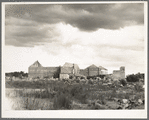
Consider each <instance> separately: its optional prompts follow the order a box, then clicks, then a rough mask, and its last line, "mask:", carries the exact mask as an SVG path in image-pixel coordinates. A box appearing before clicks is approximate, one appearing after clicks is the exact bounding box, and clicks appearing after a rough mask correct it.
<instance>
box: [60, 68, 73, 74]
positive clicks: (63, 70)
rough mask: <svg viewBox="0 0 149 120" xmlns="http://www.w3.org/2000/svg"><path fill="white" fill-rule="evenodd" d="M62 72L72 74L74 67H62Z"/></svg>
mask: <svg viewBox="0 0 149 120" xmlns="http://www.w3.org/2000/svg"><path fill="white" fill-rule="evenodd" d="M61 73H62V74H70V73H72V67H61Z"/></svg>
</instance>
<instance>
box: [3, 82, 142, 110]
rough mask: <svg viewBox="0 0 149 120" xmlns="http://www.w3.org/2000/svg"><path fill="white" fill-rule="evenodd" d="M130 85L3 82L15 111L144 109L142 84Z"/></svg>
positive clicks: (115, 83)
mask: <svg viewBox="0 0 149 120" xmlns="http://www.w3.org/2000/svg"><path fill="white" fill-rule="evenodd" d="M130 85H132V83H127V85H126V86H121V85H120V83H119V82H113V83H112V84H109V85H104V84H103V81H96V82H86V83H85V82H81V81H79V82H78V81H77V82H76V81H72V80H69V81H68V82H66V81H52V80H51V81H48V80H39V81H21V80H20V81H8V80H7V81H6V97H7V98H9V99H11V100H12V101H15V102H14V107H13V109H15V110H20V109H23V110H65V109H70V110H74V109H78V110H79V109H84V110H94V109H108V110H110V109H144V90H143V88H142V85H140V83H135V85H132V86H131V87H130ZM139 100H142V101H139ZM124 101H127V103H124Z"/></svg>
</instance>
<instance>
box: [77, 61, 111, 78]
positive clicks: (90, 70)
mask: <svg viewBox="0 0 149 120" xmlns="http://www.w3.org/2000/svg"><path fill="white" fill-rule="evenodd" d="M80 74H81V75H84V76H97V75H106V74H108V70H107V69H106V68H104V67H102V66H99V67H97V66H95V65H94V64H92V65H91V66H89V67H87V68H85V69H81V70H80Z"/></svg>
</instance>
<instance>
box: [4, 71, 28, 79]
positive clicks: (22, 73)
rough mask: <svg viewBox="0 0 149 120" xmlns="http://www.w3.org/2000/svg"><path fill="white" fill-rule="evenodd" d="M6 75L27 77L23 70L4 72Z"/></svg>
mask: <svg viewBox="0 0 149 120" xmlns="http://www.w3.org/2000/svg"><path fill="white" fill-rule="evenodd" d="M5 75H6V76H8V77H13V76H15V77H20V78H22V77H28V73H24V72H23V71H20V72H10V73H5Z"/></svg>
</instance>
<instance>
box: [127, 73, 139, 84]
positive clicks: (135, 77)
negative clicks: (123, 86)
mask: <svg viewBox="0 0 149 120" xmlns="http://www.w3.org/2000/svg"><path fill="white" fill-rule="evenodd" d="M126 79H127V82H138V81H139V77H138V75H134V74H132V75H128V76H127V77H126Z"/></svg>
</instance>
